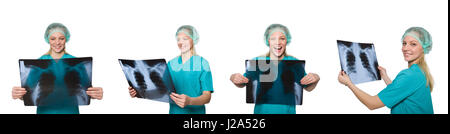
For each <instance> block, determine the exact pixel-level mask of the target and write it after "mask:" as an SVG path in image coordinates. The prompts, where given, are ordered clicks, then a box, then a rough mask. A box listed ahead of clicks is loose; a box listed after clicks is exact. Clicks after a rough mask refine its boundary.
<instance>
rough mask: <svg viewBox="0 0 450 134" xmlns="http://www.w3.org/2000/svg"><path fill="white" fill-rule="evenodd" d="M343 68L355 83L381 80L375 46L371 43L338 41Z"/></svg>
mask: <svg viewBox="0 0 450 134" xmlns="http://www.w3.org/2000/svg"><path fill="white" fill-rule="evenodd" d="M337 44H338V49H339V57H340V61H341V69H342V70H344V71H345V72H346V73H347V75H348V76H349V77H350V79H351V80H352V82H353V83H354V84H358V83H364V82H369V81H375V80H381V77H380V71H379V70H378V61H377V56H376V55H375V47H374V45H373V44H371V43H356V42H348V41H341V40H338V41H337Z"/></svg>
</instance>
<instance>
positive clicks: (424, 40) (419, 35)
mask: <svg viewBox="0 0 450 134" xmlns="http://www.w3.org/2000/svg"><path fill="white" fill-rule="evenodd" d="M406 36H411V37H413V38H414V39H416V40H417V41H419V42H420V44H421V45H422V48H423V53H425V54H428V53H429V52H430V51H431V48H432V46H433V42H432V41H431V35H430V33H428V31H427V30H425V29H424V28H422V27H411V28H409V29H408V30H406V31H405V33H404V34H403V36H402V42H403V40H404V39H405V37H406Z"/></svg>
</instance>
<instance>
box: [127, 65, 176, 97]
mask: <svg viewBox="0 0 450 134" xmlns="http://www.w3.org/2000/svg"><path fill="white" fill-rule="evenodd" d="M119 63H120V65H121V66H122V70H123V72H124V73H125V77H126V78H127V81H128V85H129V86H131V87H133V88H134V89H135V90H136V92H137V94H136V97H138V98H144V99H149V100H155V101H160V102H167V103H169V102H172V101H171V99H170V98H169V95H170V93H171V92H175V87H174V85H173V83H172V78H171V76H170V72H169V68H168V66H167V64H166V60H164V59H152V60H124V59H119Z"/></svg>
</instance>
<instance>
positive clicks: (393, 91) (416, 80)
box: [378, 70, 425, 108]
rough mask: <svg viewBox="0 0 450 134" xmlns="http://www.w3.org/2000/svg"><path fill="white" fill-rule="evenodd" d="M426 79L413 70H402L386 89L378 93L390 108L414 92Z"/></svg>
mask: <svg viewBox="0 0 450 134" xmlns="http://www.w3.org/2000/svg"><path fill="white" fill-rule="evenodd" d="M423 84H425V81H423V79H421V78H420V76H419V75H415V74H414V72H411V70H403V71H401V72H400V73H399V74H398V75H397V77H396V78H395V79H394V81H392V83H391V84H389V85H388V86H387V87H386V88H385V89H383V90H382V91H381V92H380V93H378V97H379V98H380V100H381V101H382V102H383V103H384V105H386V106H387V107H389V108H392V107H394V106H395V105H397V104H398V103H400V102H401V101H403V100H404V99H406V98H407V97H408V96H410V95H411V94H413V93H414V92H415V91H417V89H419V88H420V87H421V85H423Z"/></svg>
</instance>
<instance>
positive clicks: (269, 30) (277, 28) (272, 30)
mask: <svg viewBox="0 0 450 134" xmlns="http://www.w3.org/2000/svg"><path fill="white" fill-rule="evenodd" d="M275 32H281V33H283V34H284V36H286V40H287V42H286V45H289V43H290V42H291V34H290V33H289V30H288V28H287V27H286V26H284V25H281V24H272V25H270V26H269V27H267V29H266V32H265V33H264V42H265V43H266V45H267V46H269V38H270V36H271V35H272V34H273V33H275Z"/></svg>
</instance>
